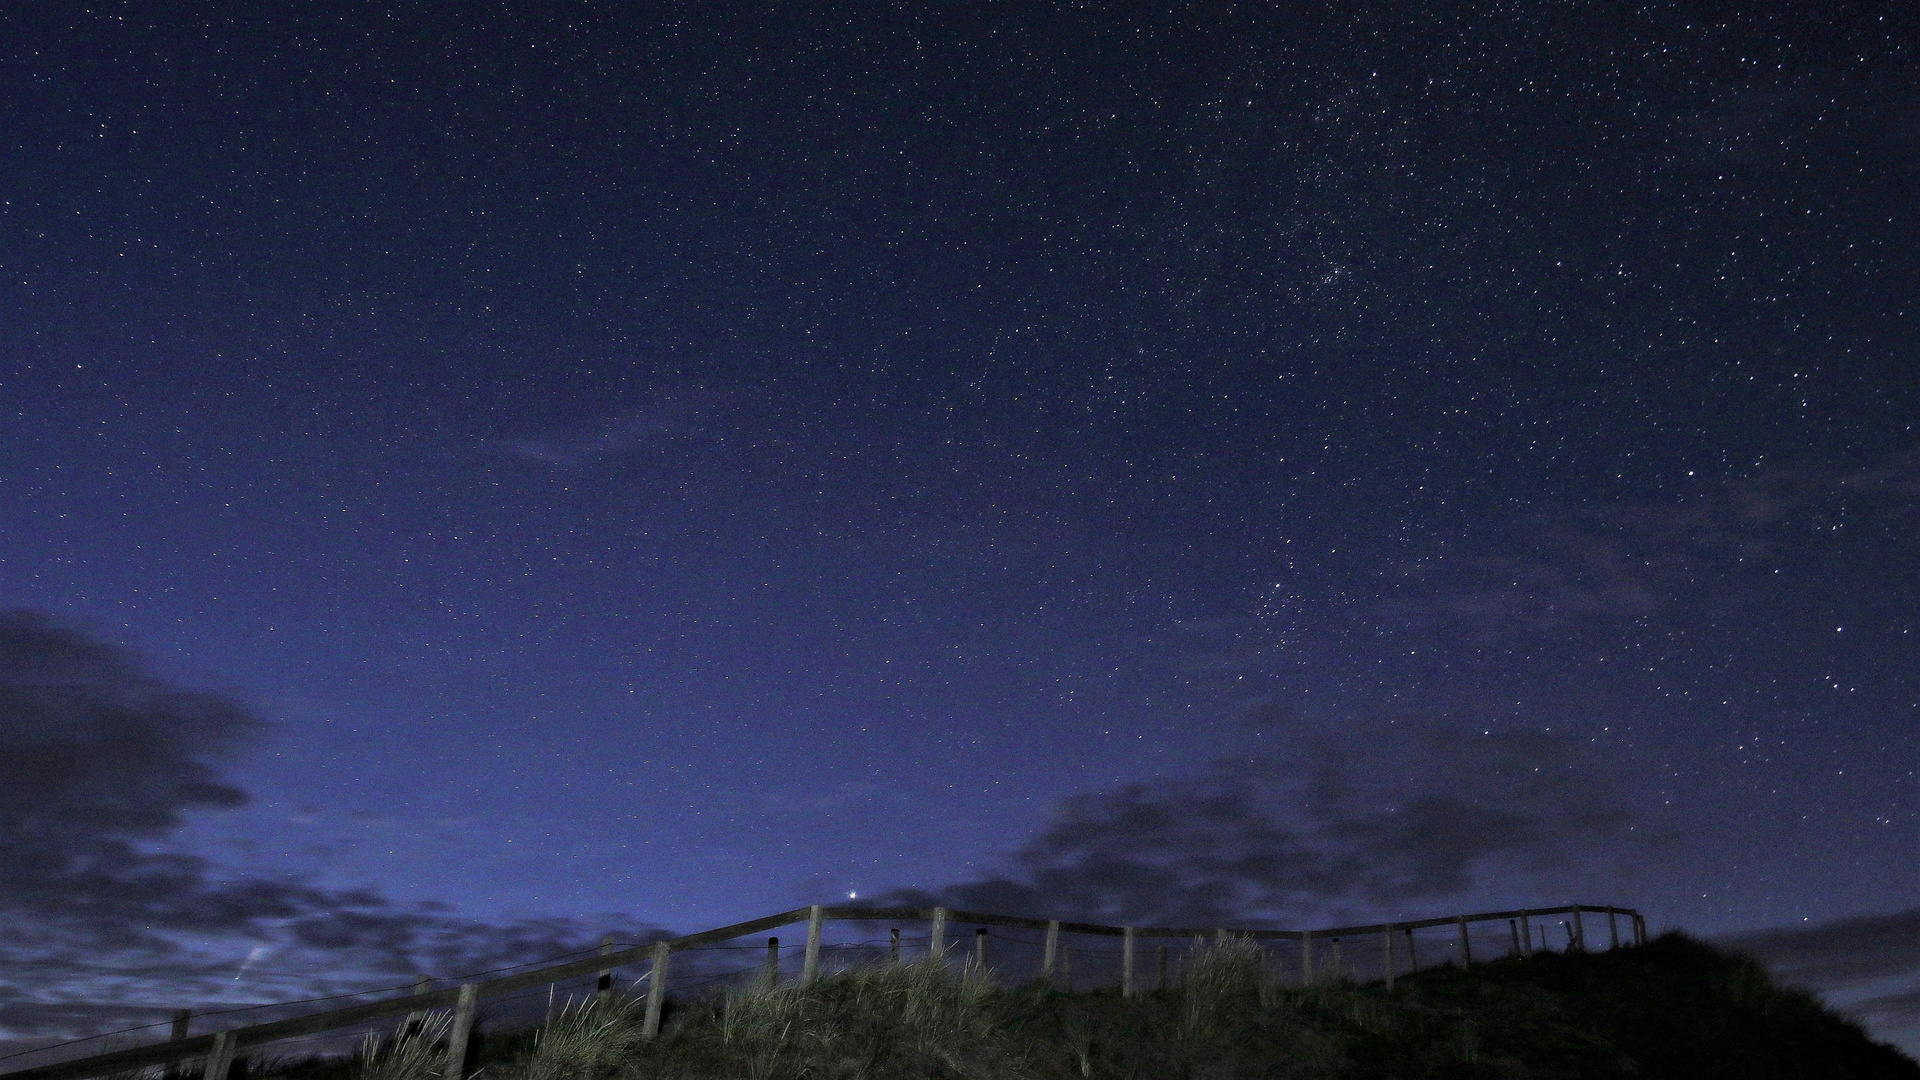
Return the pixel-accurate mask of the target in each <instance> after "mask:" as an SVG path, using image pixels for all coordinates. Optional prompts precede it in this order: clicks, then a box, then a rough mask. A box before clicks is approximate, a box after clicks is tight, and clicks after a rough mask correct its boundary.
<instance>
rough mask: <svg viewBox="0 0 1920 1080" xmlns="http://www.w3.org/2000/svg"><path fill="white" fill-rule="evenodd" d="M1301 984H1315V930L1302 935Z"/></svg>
mask: <svg viewBox="0 0 1920 1080" xmlns="http://www.w3.org/2000/svg"><path fill="white" fill-rule="evenodd" d="M1300 985H1301V986H1312V985H1313V931H1311V930H1308V931H1305V932H1304V933H1302V934H1301V935H1300Z"/></svg>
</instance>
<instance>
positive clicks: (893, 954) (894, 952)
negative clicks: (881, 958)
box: [887, 926, 900, 967]
mask: <svg viewBox="0 0 1920 1080" xmlns="http://www.w3.org/2000/svg"><path fill="white" fill-rule="evenodd" d="M887 959H888V960H890V961H892V963H893V966H894V967H899V966H900V928H899V927H897V926H896V927H894V928H893V929H891V930H889V931H887Z"/></svg>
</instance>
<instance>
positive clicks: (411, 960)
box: [0, 611, 657, 1037]
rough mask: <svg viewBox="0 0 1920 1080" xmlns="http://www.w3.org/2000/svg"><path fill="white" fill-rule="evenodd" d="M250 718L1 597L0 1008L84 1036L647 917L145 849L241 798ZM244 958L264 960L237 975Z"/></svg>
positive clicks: (479, 961) (579, 943) (519, 959)
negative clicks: (194, 1007) (386, 889)
mask: <svg viewBox="0 0 1920 1080" xmlns="http://www.w3.org/2000/svg"><path fill="white" fill-rule="evenodd" d="M265 726H266V725H265V723H264V721H263V720H262V719H261V718H260V717H259V716H258V715H256V714H255V713H254V712H252V711H251V710H249V709H247V708H246V707H245V706H243V705H241V704H240V703H238V702H235V701H233V700H230V699H228V698H225V697H222V696H219V695H216V694H209V693H203V692H198V691H193V690H186V689H181V688H179V687H175V686H172V685H169V684H167V683H166V682H164V681H163V680H160V679H158V678H156V677H155V676H153V675H152V674H151V673H149V672H147V671H146V670H144V669H143V668H142V667H141V665H140V664H139V663H138V662H137V661H136V660H135V658H133V657H132V656H131V655H129V654H128V653H126V652H124V651H122V650H119V649H115V648H113V647H111V646H109V645H105V644H102V643H101V642H98V641H95V640H93V639H91V638H89V637H87V636H86V635H84V634H81V633H79V632H76V631H74V630H72V629H69V628H65V627H62V626H59V625H57V624H55V623H54V622H52V621H51V620H49V619H47V618H46V617H45V616H42V615H39V614H36V613H33V612H25V611H9V612H0V960H4V965H3V969H4V974H0V990H3V991H4V1004H0V1025H3V1026H4V1027H6V1028H7V1029H8V1030H10V1031H11V1032H12V1033H13V1034H14V1035H15V1036H16V1037H19V1036H32V1035H52V1034H84V1033H87V1032H88V1031H90V1030H98V1029H99V1028H100V1027H101V1026H103V1025H111V1024H114V1023H118V1022H122V1021H126V1020H133V1019H145V1018H149V1017H150V1014H154V1013H156V1012H158V1011H163V1010H162V1004H163V1003H164V1005H165V1006H167V1007H171V1006H174V1005H182V1004H197V1003H200V1002H205V1001H208V1000H218V999H221V998H231V997H232V995H233V994H235V993H236V991H238V992H240V993H242V994H244V995H247V996H249V997H250V998H251V999H252V1000H260V999H261V998H262V996H264V998H265V999H266V1000H275V999H285V998H293V997H302V996H307V995H309V994H317V993H333V992H340V991H341V990H345V989H363V988H366V987H369V986H376V985H383V984H392V983H396V982H401V981H405V980H406V979H408V978H410V977H411V976H412V975H413V974H414V973H416V972H428V973H432V974H435V975H440V976H447V975H457V974H464V973H468V972H474V971H482V970H488V969H491V968H497V967H501V966H505V965H509V964H517V963H524V962H528V961H532V960H538V959H544V958H546V957H551V956H556V955H559V954H562V953H567V952H572V951H575V950H578V949H581V948H584V947H588V946H590V945H591V944H593V943H594V942H596V941H597V940H598V938H599V936H600V935H601V934H603V933H605V932H608V931H613V932H615V933H616V934H618V935H619V936H620V937H621V938H622V940H644V939H645V938H647V937H648V936H650V935H652V934H655V933H657V931H656V930H654V929H653V928H650V927H646V926H641V925H636V924H632V923H631V922H630V921H628V920H614V919H608V920H603V921H600V922H596V923H594V924H593V925H592V926H588V925H586V924H584V923H582V922H577V921H575V920H570V919H548V920H530V921H522V922H517V923H510V924H504V925H503V924H493V923H485V922H479V921H475V920H471V919H465V918H461V917H459V916H458V915H457V914H456V913H455V912H453V911H451V910H449V909H447V908H444V907H442V906H439V905H432V904H425V905H411V906H401V905H397V904H394V903H392V902H390V901H389V900H387V899H386V898H385V897H383V896H381V895H380V894H378V893H376V892H371V891H366V890H335V889H326V888H321V887H318V886H315V885H313V884H311V883H308V882H304V881H301V880H298V879H291V878H289V879H266V878H241V879H230V878H225V877H223V876H222V874H221V872H220V868H218V867H216V866H213V865H211V864H209V863H208V862H207V861H206V860H204V859H200V858H196V857H192V856H186V855H179V854H168V853H162V852H157V851H154V850H152V847H153V844H154V843H155V842H158V841H164V840H165V839H166V838H168V837H169V836H170V835H171V834H173V833H174V832H175V831H176V830H178V829H179V828H180V827H181V826H182V825H183V824H184V823H185V821H186V818H187V815H189V814H191V813H193V812H195V811H201V810H219V809H226V808H231V807H235V806H240V805H243V804H244V803H245V802H246V798H247V796H246V793H245V792H243V791H241V790H239V789H238V788H236V787H234V786H233V785H231V784H229V783H227V782H225V781H224V780H222V779H221V775H220V771H219V762H220V759H221V758H222V757H223V756H224V755H227V754H229V753H231V752H233V751H234V750H236V749H238V748H239V747H241V746H243V745H244V744H245V742H246V741H247V740H248V739H251V738H254V737H256V736H258V735H259V734H261V733H262V732H263V731H264V729H265ZM240 956H247V957H250V958H251V960H250V961H249V965H251V963H252V960H258V961H260V964H259V969H258V970H257V971H256V972H255V976H256V977H255V978H254V979H252V980H251V981H250V982H247V983H245V984H237V982H236V975H237V974H240V972H239V971H237V970H236V969H237V967H238V966H239V965H237V962H236V958H237V957H240ZM157 999H158V1000H157Z"/></svg>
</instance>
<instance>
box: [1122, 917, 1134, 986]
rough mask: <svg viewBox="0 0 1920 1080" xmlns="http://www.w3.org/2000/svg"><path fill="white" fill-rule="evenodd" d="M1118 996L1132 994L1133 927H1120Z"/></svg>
mask: <svg viewBox="0 0 1920 1080" xmlns="http://www.w3.org/2000/svg"><path fill="white" fill-rule="evenodd" d="M1120 996H1121V997H1123V998H1130V997H1132V996H1133V927H1131V926H1123V927H1121V928H1120Z"/></svg>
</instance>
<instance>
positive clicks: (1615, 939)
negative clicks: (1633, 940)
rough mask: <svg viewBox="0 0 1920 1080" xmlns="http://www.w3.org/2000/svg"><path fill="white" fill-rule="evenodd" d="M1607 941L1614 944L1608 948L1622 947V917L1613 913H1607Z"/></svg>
mask: <svg viewBox="0 0 1920 1080" xmlns="http://www.w3.org/2000/svg"><path fill="white" fill-rule="evenodd" d="M1607 939H1608V940H1609V941H1611V942H1612V944H1611V945H1608V946H1607V947H1608V948H1610V949H1617V948H1619V947H1620V917H1619V916H1618V915H1616V914H1614V913H1613V912H1611V911H1609V912H1607Z"/></svg>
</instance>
